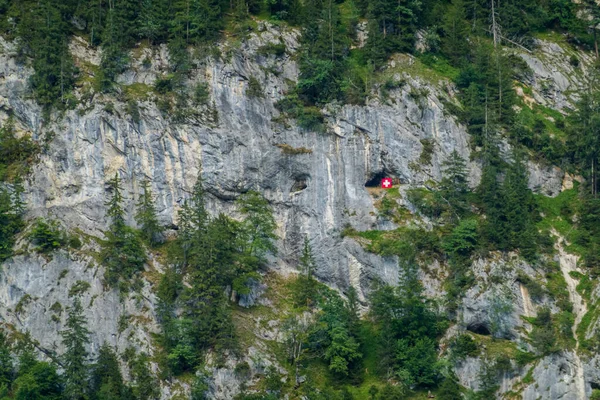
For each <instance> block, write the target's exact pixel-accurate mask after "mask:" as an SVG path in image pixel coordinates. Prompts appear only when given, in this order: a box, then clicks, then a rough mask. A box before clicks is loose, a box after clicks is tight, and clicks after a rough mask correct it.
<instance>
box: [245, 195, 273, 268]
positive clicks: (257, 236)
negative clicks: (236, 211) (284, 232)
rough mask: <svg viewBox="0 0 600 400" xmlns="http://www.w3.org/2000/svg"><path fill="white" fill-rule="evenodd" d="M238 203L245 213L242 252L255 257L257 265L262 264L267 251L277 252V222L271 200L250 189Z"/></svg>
mask: <svg viewBox="0 0 600 400" xmlns="http://www.w3.org/2000/svg"><path fill="white" fill-rule="evenodd" d="M237 205H238V206H239V207H240V212H241V213H242V215H244V221H243V222H242V225H241V230H242V232H243V240H244V243H243V249H242V252H243V253H245V254H247V255H248V256H249V257H252V258H254V259H255V260H256V265H259V264H262V263H264V261H265V260H264V257H265V255H266V254H267V253H271V254H274V253H275V252H276V248H275V244H274V243H273V241H274V240H276V239H277V235H276V234H275V229H277V223H276V222H275V218H274V217H273V213H272V211H271V208H270V206H269V202H268V201H267V200H266V199H265V198H264V197H262V196H261V195H260V193H258V192H255V191H250V192H248V193H246V194H244V195H243V196H241V197H240V198H239V199H238V200H237Z"/></svg>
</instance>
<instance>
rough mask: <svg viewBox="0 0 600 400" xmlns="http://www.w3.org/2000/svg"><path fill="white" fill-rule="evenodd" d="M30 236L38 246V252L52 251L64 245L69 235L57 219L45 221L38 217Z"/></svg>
mask: <svg viewBox="0 0 600 400" xmlns="http://www.w3.org/2000/svg"><path fill="white" fill-rule="evenodd" d="M30 238H31V240H32V242H33V243H34V244H35V245H37V246H38V249H37V250H38V252H40V253H50V252H52V251H54V250H56V249H59V248H61V247H64V246H65V245H66V244H67V236H66V234H65V232H64V231H63V230H62V229H61V228H60V225H59V224H58V222H57V221H48V222H46V221H44V220H43V219H42V218H38V219H37V221H36V223H35V225H34V226H33V230H32V231H31V234H30Z"/></svg>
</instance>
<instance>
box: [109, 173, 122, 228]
mask: <svg viewBox="0 0 600 400" xmlns="http://www.w3.org/2000/svg"><path fill="white" fill-rule="evenodd" d="M108 186H109V188H110V190H111V192H112V196H111V198H110V200H109V201H108V202H107V203H106V206H107V207H108V210H107V212H106V214H107V215H108V216H109V217H110V219H111V225H110V226H111V230H112V231H114V232H120V231H121V229H122V228H123V227H124V226H125V211H124V210H123V195H122V193H121V192H122V191H123V188H122V187H121V178H119V174H118V173H115V177H114V178H112V179H110V180H109V181H108Z"/></svg>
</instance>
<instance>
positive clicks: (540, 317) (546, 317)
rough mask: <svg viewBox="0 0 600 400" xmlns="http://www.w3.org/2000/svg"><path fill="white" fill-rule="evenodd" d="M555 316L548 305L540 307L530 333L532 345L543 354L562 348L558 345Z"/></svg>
mask: <svg viewBox="0 0 600 400" xmlns="http://www.w3.org/2000/svg"><path fill="white" fill-rule="evenodd" d="M552 319H553V317H552V314H551V313H550V309H549V308H547V307H542V308H539V309H538V311H537V317H536V318H535V321H534V323H533V330H532V331H531V334H530V339H531V343H532V345H533V346H534V347H535V349H536V350H537V351H538V353H539V354H541V355H547V354H550V353H554V352H557V351H559V350H560V348H559V347H557V335H556V330H555V328H554V325H553V321H552Z"/></svg>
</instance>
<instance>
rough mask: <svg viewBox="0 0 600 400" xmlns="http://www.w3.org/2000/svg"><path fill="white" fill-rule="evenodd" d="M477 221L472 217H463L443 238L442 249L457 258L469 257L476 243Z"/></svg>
mask: <svg viewBox="0 0 600 400" xmlns="http://www.w3.org/2000/svg"><path fill="white" fill-rule="evenodd" d="M478 240H479V238H478V222H477V220H476V219H474V218H470V219H464V220H462V221H460V223H459V224H458V225H457V226H456V227H455V228H454V229H453V230H452V232H451V233H450V234H449V235H448V236H446V237H445V238H444V241H443V243H442V246H443V248H444V250H445V251H446V252H447V253H448V254H450V255H451V256H453V257H456V258H457V259H465V258H467V259H468V258H469V256H470V255H471V253H472V252H473V250H475V249H476V248H477V244H478Z"/></svg>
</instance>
